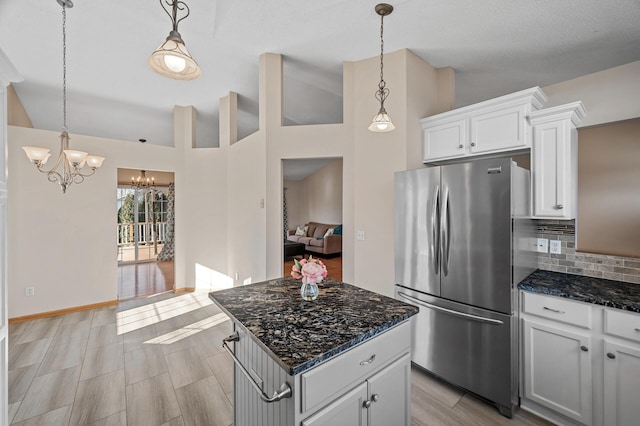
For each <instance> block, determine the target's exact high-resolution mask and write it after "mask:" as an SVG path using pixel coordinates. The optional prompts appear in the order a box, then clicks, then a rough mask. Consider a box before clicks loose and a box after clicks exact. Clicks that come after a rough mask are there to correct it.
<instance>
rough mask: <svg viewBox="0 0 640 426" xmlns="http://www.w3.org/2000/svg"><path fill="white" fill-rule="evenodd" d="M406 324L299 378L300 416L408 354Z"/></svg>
mask: <svg viewBox="0 0 640 426" xmlns="http://www.w3.org/2000/svg"><path fill="white" fill-rule="evenodd" d="M410 341H411V327H410V326H409V321H407V322H405V323H403V324H400V325H399V326H396V327H394V328H392V329H391V330H389V331H386V332H384V333H382V334H380V335H378V336H375V337H374V338H372V339H371V340H368V341H366V342H364V343H362V344H360V345H358V346H356V347H354V348H352V349H350V350H348V351H347V352H345V353H343V354H341V355H340V356H339V357H337V358H334V359H332V360H330V361H327V362H326V363H324V364H322V365H319V366H318V367H315V368H313V369H311V370H309V371H307V372H305V373H302V375H301V386H302V392H301V395H302V407H301V409H302V412H307V411H309V410H312V409H314V408H318V407H319V406H320V404H322V403H323V402H328V401H330V400H331V399H333V398H335V397H338V396H340V395H341V394H343V393H344V392H346V391H348V390H349V389H350V388H351V387H352V386H354V385H356V384H357V383H358V382H359V381H362V380H365V379H366V378H368V377H370V376H371V374H373V373H374V372H375V371H377V370H378V369H380V368H381V367H383V366H384V365H386V364H388V363H389V362H391V361H393V360H394V359H396V358H398V357H399V356H400V355H402V354H404V353H406V352H408V351H409V350H410V346H409V342H410Z"/></svg>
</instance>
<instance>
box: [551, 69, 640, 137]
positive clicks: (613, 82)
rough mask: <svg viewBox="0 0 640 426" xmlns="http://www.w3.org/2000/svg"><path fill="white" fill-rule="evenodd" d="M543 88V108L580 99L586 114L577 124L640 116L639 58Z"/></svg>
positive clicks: (593, 123) (591, 124)
mask: <svg viewBox="0 0 640 426" xmlns="http://www.w3.org/2000/svg"><path fill="white" fill-rule="evenodd" d="M542 90H543V91H544V93H546V94H547V96H548V97H549V100H548V102H547V103H546V104H545V106H544V107H545V108H548V107H552V106H556V105H562V104H566V103H569V102H575V101H582V103H584V106H585V108H586V110H587V115H586V117H585V119H584V120H582V122H580V125H579V127H588V126H593V125H596V124H602V123H610V122H613V121H620V120H627V119H629V118H636V117H640V101H639V99H640V61H636V62H631V63H629V64H625V65H621V66H619V67H615V68H610V69H608V70H604V71H600V72H596V73H593V74H588V75H585V76H582V77H578V78H574V79H573V80H567V81H563V82H561V83H557V84H553V85H551V86H546V87H543V88H542Z"/></svg>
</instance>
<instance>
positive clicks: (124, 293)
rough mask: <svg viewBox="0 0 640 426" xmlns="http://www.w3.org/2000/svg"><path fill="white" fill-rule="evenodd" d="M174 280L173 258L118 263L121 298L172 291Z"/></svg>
mask: <svg viewBox="0 0 640 426" xmlns="http://www.w3.org/2000/svg"><path fill="white" fill-rule="evenodd" d="M174 282H175V278H174V267H173V260H164V261H155V262H144V263H125V264H119V265H118V298H119V299H120V300H126V299H131V298H134V297H141V296H149V295H152V294H158V293H162V292H165V291H170V290H173V283H174Z"/></svg>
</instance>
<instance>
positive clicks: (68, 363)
mask: <svg viewBox="0 0 640 426" xmlns="http://www.w3.org/2000/svg"><path fill="white" fill-rule="evenodd" d="M230 333H231V323H230V321H229V320H228V318H227V317H226V316H225V315H224V314H222V313H221V312H220V310H219V309H218V308H217V307H215V305H213V304H212V303H211V302H210V301H209V299H208V297H207V295H206V294H204V293H186V294H180V295H174V294H172V293H164V294H160V295H157V296H153V297H148V298H139V299H133V300H128V301H125V302H121V303H120V304H119V305H118V306H117V307H110V308H101V309H94V310H90V311H83V312H77V313H72V314H67V315H61V316H57V317H49V318H41V319H36V320H32V321H27V322H22V323H15V324H10V325H9V420H10V422H11V423H12V424H15V425H21V426H26V425H56V426H58V425H103V426H104V425H129V426H134V425H144V426H157V425H186V426H191V425H206V426H228V425H231V424H232V422H233V414H232V390H233V373H232V369H233V363H232V361H231V359H230V357H229V356H228V355H227V354H226V353H225V352H224V351H223V349H222V345H221V341H222V339H223V338H224V337H226V336H227V335H229V334H230ZM411 381H412V396H411V412H412V417H413V420H412V425H415V426H420V425H487V426H488V425H527V426H531V425H543V424H548V423H546V422H544V421H542V420H540V419H538V418H536V417H534V416H532V415H530V414H527V413H524V412H520V413H517V415H516V417H515V418H514V419H513V420H509V419H507V418H505V417H502V416H500V415H499V414H498V412H497V410H496V409H495V408H494V407H492V406H490V405H487V404H485V403H484V402H482V401H480V400H478V399H476V398H474V397H472V396H470V395H467V394H464V393H463V392H461V391H459V390H457V389H454V388H452V387H450V386H448V385H446V384H445V383H443V382H440V381H439V380H437V379H436V378H434V377H432V376H430V375H428V374H425V373H424V372H422V371H419V370H417V369H413V370H412V373H411Z"/></svg>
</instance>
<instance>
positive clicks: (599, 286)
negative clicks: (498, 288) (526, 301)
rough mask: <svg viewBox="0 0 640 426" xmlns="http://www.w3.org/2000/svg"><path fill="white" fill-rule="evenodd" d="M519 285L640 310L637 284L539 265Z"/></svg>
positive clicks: (539, 290)
mask: <svg viewBox="0 0 640 426" xmlns="http://www.w3.org/2000/svg"><path fill="white" fill-rule="evenodd" d="M518 288H519V289H520V290H526V291H530V292H533V293H542V294H548V295H550V296H559V297H566V298H567V299H573V300H578V301H580V302H587V303H594V304H596V305H603V306H609V307H612V308H618V309H624V310H627V311H633V312H639V313H640V284H632V283H626V282H622V281H613V280H605V279H604V278H593V277H585V276H582V275H572V274H563V273H560V272H551V271H543V270H541V269H538V270H536V271H535V272H534V273H533V274H531V275H529V276H528V277H527V278H525V279H524V280H522V282H521V283H520V284H518Z"/></svg>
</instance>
